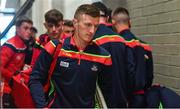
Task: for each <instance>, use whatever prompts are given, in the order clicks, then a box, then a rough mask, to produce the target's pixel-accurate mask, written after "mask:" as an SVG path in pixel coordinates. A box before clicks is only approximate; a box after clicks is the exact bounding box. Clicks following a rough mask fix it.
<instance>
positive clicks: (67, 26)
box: [61, 20, 74, 39]
mask: <svg viewBox="0 0 180 109" xmlns="http://www.w3.org/2000/svg"><path fill="white" fill-rule="evenodd" d="M73 34H74V26H73V21H71V20H64V22H63V28H62V36H61V39H65V38H67V37H71V36H73Z"/></svg>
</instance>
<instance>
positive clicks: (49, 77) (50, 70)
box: [44, 42, 62, 92]
mask: <svg viewBox="0 0 180 109" xmlns="http://www.w3.org/2000/svg"><path fill="white" fill-rule="evenodd" d="M61 47H62V43H61V42H59V43H58V45H57V46H56V49H55V51H54V55H53V60H52V63H51V66H50V69H49V72H48V83H46V84H45V86H44V90H45V92H47V91H48V89H49V87H50V80H51V76H52V73H53V71H54V68H55V66H56V61H57V58H58V54H59V52H60V49H61Z"/></svg>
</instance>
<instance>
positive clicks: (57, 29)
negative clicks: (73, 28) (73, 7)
mask: <svg viewBox="0 0 180 109" xmlns="http://www.w3.org/2000/svg"><path fill="white" fill-rule="evenodd" d="M62 24H63V22H62V21H59V22H58V23H57V24H56V25H55V24H53V23H47V22H46V23H44V25H45V27H46V29H47V32H48V35H49V36H50V37H51V38H53V39H56V38H59V37H60V34H61V32H62Z"/></svg>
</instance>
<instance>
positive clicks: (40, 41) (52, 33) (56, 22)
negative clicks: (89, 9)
mask: <svg viewBox="0 0 180 109" xmlns="http://www.w3.org/2000/svg"><path fill="white" fill-rule="evenodd" d="M44 18H45V23H44V26H45V28H46V29H47V32H46V33H45V34H42V35H40V36H39V37H38V38H37V39H36V41H35V44H34V47H33V55H32V60H31V66H30V68H29V69H27V70H24V71H22V72H24V73H25V74H26V75H27V76H25V77H27V79H25V80H26V82H28V80H29V78H28V77H29V75H30V73H31V71H32V68H33V66H34V64H35V63H36V60H37V58H38V56H39V54H40V52H41V50H42V49H44V46H45V44H47V43H48V42H49V41H50V40H52V39H60V36H61V32H62V25H63V15H62V13H61V12H60V11H58V10H56V9H51V10H49V11H48V12H46V13H45V15H44Z"/></svg>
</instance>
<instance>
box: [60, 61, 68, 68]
mask: <svg viewBox="0 0 180 109" xmlns="http://www.w3.org/2000/svg"><path fill="white" fill-rule="evenodd" d="M60 66H61V67H66V68H67V67H69V63H68V62H64V61H61V62H60Z"/></svg>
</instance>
